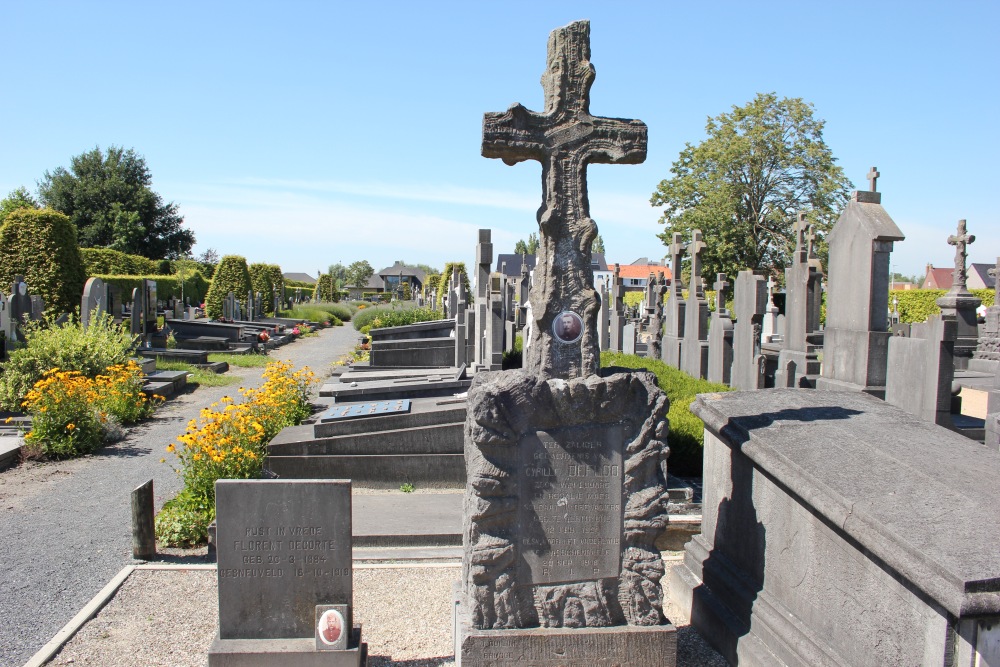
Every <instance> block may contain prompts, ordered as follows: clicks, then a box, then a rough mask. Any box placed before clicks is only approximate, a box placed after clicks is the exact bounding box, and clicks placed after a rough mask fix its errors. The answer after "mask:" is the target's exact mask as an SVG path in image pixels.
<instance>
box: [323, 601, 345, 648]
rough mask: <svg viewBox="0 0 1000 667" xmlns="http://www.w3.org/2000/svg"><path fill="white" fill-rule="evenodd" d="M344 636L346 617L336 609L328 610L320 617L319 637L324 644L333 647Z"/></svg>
mask: <svg viewBox="0 0 1000 667" xmlns="http://www.w3.org/2000/svg"><path fill="white" fill-rule="evenodd" d="M342 634H344V616H343V614H341V613H340V612H339V611H337V610H336V609H327V610H326V611H325V612H323V615H322V616H320V617H319V637H320V639H322V640H323V643H324V644H329V645H331V646H332V645H333V644H336V643H337V640H338V639H340V636H341V635H342Z"/></svg>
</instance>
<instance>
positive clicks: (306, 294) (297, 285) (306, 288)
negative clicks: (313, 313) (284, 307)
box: [285, 280, 316, 301]
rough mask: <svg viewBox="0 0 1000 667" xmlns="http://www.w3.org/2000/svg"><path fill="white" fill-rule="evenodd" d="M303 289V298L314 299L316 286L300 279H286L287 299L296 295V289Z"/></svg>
mask: <svg viewBox="0 0 1000 667" xmlns="http://www.w3.org/2000/svg"><path fill="white" fill-rule="evenodd" d="M297 289H298V290H302V298H303V299H308V300H310V301H312V298H313V294H314V293H315V292H316V287H315V286H314V285H310V284H308V283H303V282H300V281H298V280H293V281H291V282H288V281H285V300H286V301H287V300H288V299H291V298H293V297H294V296H295V290H297Z"/></svg>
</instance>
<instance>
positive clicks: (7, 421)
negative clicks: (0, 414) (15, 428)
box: [4, 417, 14, 424]
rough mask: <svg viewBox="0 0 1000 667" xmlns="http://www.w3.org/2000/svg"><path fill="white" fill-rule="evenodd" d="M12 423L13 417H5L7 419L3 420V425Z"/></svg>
mask: <svg viewBox="0 0 1000 667" xmlns="http://www.w3.org/2000/svg"><path fill="white" fill-rule="evenodd" d="M12 421H14V418H13V417H7V419H5V420H4V423H5V424H9V423H11V422H12Z"/></svg>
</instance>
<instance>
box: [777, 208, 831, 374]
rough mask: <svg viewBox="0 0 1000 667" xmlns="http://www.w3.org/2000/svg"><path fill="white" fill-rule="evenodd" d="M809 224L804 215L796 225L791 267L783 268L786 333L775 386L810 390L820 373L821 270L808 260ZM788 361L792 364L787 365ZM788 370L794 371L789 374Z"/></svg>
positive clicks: (816, 263)
mask: <svg viewBox="0 0 1000 667" xmlns="http://www.w3.org/2000/svg"><path fill="white" fill-rule="evenodd" d="M807 236H812V225H809V224H807V222H806V215H805V213H799V214H798V217H797V218H796V222H795V251H794V252H793V253H792V264H791V266H789V267H788V268H787V269H785V332H784V337H783V339H782V343H781V352H780V353H779V354H778V371H777V372H776V373H775V379H774V383H775V386H778V387H813V386H814V385H815V382H816V377H817V376H818V375H819V372H820V361H819V351H820V349H821V343H822V336H821V334H820V333H819V331H818V329H819V307H820V300H821V298H822V294H821V290H820V283H821V282H822V279H823V271H822V269H821V268H820V265H819V259H817V258H816V257H810V250H811V248H812V247H813V243H812V239H811V238H807ZM789 361H794V362H795V363H794V364H793V365H789V364H788V362H789ZM789 369H794V371H793V372H789Z"/></svg>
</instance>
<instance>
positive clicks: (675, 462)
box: [601, 352, 732, 476]
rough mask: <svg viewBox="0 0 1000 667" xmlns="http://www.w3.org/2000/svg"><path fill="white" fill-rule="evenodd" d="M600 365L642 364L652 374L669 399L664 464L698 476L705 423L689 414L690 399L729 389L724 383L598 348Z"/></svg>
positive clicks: (700, 467)
mask: <svg viewBox="0 0 1000 667" xmlns="http://www.w3.org/2000/svg"><path fill="white" fill-rule="evenodd" d="M601 366H603V367H605V368H607V367H609V366H617V367H620V368H643V369H646V370H648V371H651V372H652V373H653V374H654V375H656V383H657V384H658V385H659V387H660V389H662V390H663V391H664V393H666V395H667V398H669V399H670V411H669V412H668V413H667V419H669V420H670V435H669V436H668V437H667V444H669V445H670V458H669V459H668V460H667V467H668V469H669V470H670V472H671V473H672V474H674V475H682V476H699V475H701V470H702V448H703V446H704V442H705V440H704V429H705V425H704V423H702V421H701V420H700V419H698V418H697V417H695V416H694V415H693V414H691V402H692V401H693V400H694V397H695V396H696V395H698V394H707V393H713V392H721V391H732V389H730V388H729V387H727V386H726V385H724V384H716V383H714V382H708V381H707V380H699V379H698V378H693V377H691V376H690V375H688V374H687V373H684V372H682V371H679V370H677V369H676V368H673V367H671V366H668V365H667V364H665V363H663V362H662V361H660V360H659V359H646V358H644V357H637V356H635V355H633V354H622V353H621V352H601Z"/></svg>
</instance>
